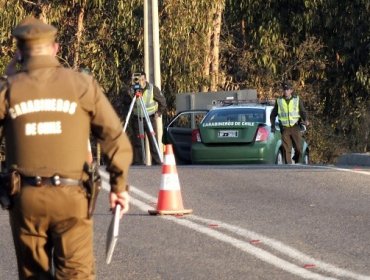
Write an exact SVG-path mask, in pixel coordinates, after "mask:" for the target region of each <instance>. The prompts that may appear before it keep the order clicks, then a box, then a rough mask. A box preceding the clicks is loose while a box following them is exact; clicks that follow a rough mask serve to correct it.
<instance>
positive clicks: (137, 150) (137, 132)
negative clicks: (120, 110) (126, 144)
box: [131, 115, 161, 165]
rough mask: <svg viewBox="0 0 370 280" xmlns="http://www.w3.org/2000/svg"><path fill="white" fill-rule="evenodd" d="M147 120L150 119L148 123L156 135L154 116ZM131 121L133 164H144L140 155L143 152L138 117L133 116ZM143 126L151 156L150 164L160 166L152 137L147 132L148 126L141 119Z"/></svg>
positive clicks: (148, 131)
mask: <svg viewBox="0 0 370 280" xmlns="http://www.w3.org/2000/svg"><path fill="white" fill-rule="evenodd" d="M149 119H150V123H151V124H152V126H153V131H154V132H155V133H156V132H157V124H156V120H155V116H154V115H150V116H149ZM131 121H132V128H133V132H134V160H133V164H144V162H143V154H142V152H143V150H142V147H141V139H142V137H143V135H140V130H139V122H138V117H136V116H134V117H133V118H132V120H131ZM143 124H144V131H145V134H146V135H147V138H148V140H149V148H150V154H151V156H152V164H153V165H155V164H161V159H160V157H159V155H158V152H157V149H156V146H155V143H154V141H153V137H152V135H151V133H150V130H149V127H148V125H147V123H146V121H145V118H144V119H143ZM144 148H145V147H144Z"/></svg>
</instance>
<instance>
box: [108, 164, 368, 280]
mask: <svg viewBox="0 0 370 280" xmlns="http://www.w3.org/2000/svg"><path fill="white" fill-rule="evenodd" d="M334 169H336V168H334ZM339 170H340V169H339ZM101 175H102V177H103V188H104V189H105V190H108V191H109V190H110V186H109V183H108V182H109V180H108V174H107V173H106V172H105V171H102V172H101ZM130 190H131V192H132V193H134V194H135V195H137V196H139V197H141V198H143V199H145V200H147V201H149V202H150V203H155V202H156V201H157V199H156V198H155V197H153V196H151V195H150V194H147V193H145V192H143V191H141V190H139V189H138V188H136V187H134V186H131V188H130ZM131 203H132V204H133V205H135V206H136V207H138V208H139V209H140V210H142V211H144V212H147V211H148V209H152V208H153V207H152V206H150V205H148V204H147V203H144V202H142V201H140V200H138V199H135V198H133V197H132V198H131ZM161 218H163V219H167V220H171V221H173V222H175V223H177V224H180V225H182V226H186V227H188V228H191V229H193V230H195V231H197V232H200V233H203V234H205V235H207V236H209V237H212V238H214V239H217V240H220V241H222V242H225V243H228V244H230V245H232V246H234V247H236V248H238V249H239V250H242V251H244V252H246V253H248V254H250V255H253V256H255V257H256V258H258V259H260V260H262V261H264V262H266V263H269V264H271V265H274V266H275V267H278V268H279V269H282V270H284V271H287V272H289V273H292V274H294V275H297V276H299V277H301V278H304V279H336V278H330V277H328V276H323V275H320V274H318V273H314V272H311V271H308V270H307V269H305V268H303V267H302V266H298V265H295V264H293V263H291V262H288V261H286V260H283V259H281V258H279V257H277V256H275V255H273V254H271V253H270V252H268V251H265V250H263V249H260V248H258V247H255V246H253V245H251V244H250V243H249V242H247V241H243V240H239V239H236V238H234V237H231V236H228V235H227V234H225V233H221V232H219V231H216V230H215V229H210V228H209V227H208V226H204V225H200V224H198V223H195V222H192V221H196V222H199V223H203V224H206V225H210V224H217V225H218V227H219V228H222V229H225V230H228V231H229V232H232V233H233V234H236V235H239V236H241V237H243V238H248V239H251V240H260V241H261V242H263V244H264V245H266V246H268V247H270V248H272V249H274V250H276V251H278V252H280V253H281V254H284V255H286V256H288V257H290V258H291V259H294V260H295V261H296V262H297V263H300V264H307V263H310V264H314V265H315V268H316V269H318V270H320V271H324V272H327V273H331V274H334V275H335V276H338V277H346V279H348V278H350V279H355V280H370V276H366V275H361V274H358V273H355V272H352V271H349V270H345V269H342V268H339V267H336V266H334V265H332V264H329V263H325V262H322V261H320V260H316V259H314V258H313V257H310V256H308V255H306V254H304V253H302V252H300V251H298V250H297V249H295V248H292V247H290V246H288V245H285V244H283V243H282V242H280V241H278V240H274V239H272V238H269V237H266V236H264V235H261V234H258V233H256V232H253V231H250V230H246V229H243V228H240V227H237V226H233V225H231V224H227V223H224V222H222V221H217V220H211V219H207V218H202V217H199V216H196V215H189V216H186V219H185V218H184V219H178V218H176V217H173V216H161ZM191 220H192V221H191Z"/></svg>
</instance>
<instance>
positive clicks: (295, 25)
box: [0, 0, 370, 163]
mask: <svg viewBox="0 0 370 280" xmlns="http://www.w3.org/2000/svg"><path fill="white" fill-rule="evenodd" d="M159 13H160V43H161V73H162V84H161V87H162V90H163V92H164V94H165V96H166V98H167V102H168V104H169V106H170V110H169V112H168V114H169V115H171V113H172V112H173V111H174V106H175V104H174V100H175V96H176V94H179V93H183V92H207V91H221V90H234V89H244V88H256V89H257V92H258V95H259V98H261V99H266V98H267V99H270V98H276V97H277V96H279V95H280V94H281V89H280V84H281V81H282V80H285V79H289V80H292V81H293V83H294V86H295V89H296V93H298V94H299V95H300V97H301V98H302V99H303V100H304V103H305V106H306V108H307V110H308V112H309V117H310V122H311V126H310V127H309V129H308V133H307V135H306V138H307V141H308V142H309V143H310V147H311V160H312V161H313V162H314V163H332V162H333V161H334V160H335V158H336V157H337V156H338V155H340V154H342V153H344V152H369V151H370V137H369V134H370V99H369V92H370V67H369V66H370V28H369V27H370V24H369V17H370V1H368V0H351V1H338V0H187V1H175V0H159ZM31 14H32V15H35V16H37V17H39V18H42V19H44V20H45V21H46V22H48V23H51V24H53V25H55V26H57V27H58V29H59V33H58V41H59V43H60V44H61V51H60V53H59V58H60V60H61V62H62V63H63V64H64V65H65V66H69V67H72V68H75V69H80V68H87V69H89V70H90V71H91V72H92V74H93V75H94V76H95V77H96V78H97V79H98V80H99V82H100V83H101V84H102V86H103V88H104V89H105V91H106V93H107V95H108V96H109V98H110V100H111V101H112V102H113V104H114V106H115V108H116V109H117V111H118V112H119V113H120V115H121V117H122V119H124V118H125V116H124V113H123V112H124V111H123V108H122V107H123V105H122V96H123V94H125V93H126V90H125V88H126V89H127V86H128V85H129V83H130V77H131V74H132V73H133V72H137V71H140V70H141V69H142V68H143V58H144V57H143V56H144V50H143V46H144V44H143V43H144V42H143V38H144V36H143V31H144V30H143V25H144V20H143V1H139V0H129V1H127V0H89V1H87V0H63V1H62V0H55V1H47V0H45V1H38V0H12V1H7V0H0V72H3V71H4V69H5V66H6V65H7V63H8V62H9V60H10V58H11V57H12V56H13V54H14V51H15V44H14V41H13V40H12V38H11V35H10V32H11V30H12V28H13V27H14V26H15V25H16V24H17V23H18V22H19V21H20V20H21V19H23V18H24V17H25V16H26V15H31Z"/></svg>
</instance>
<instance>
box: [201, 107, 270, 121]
mask: <svg viewBox="0 0 370 280" xmlns="http://www.w3.org/2000/svg"><path fill="white" fill-rule="evenodd" d="M265 121H266V120H265V110H264V109H263V108H261V109H259V108H230V109H222V110H214V111H211V112H210V113H209V114H208V115H207V116H206V118H205V119H204V123H207V122H261V123H263V122H265Z"/></svg>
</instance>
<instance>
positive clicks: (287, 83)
mask: <svg viewBox="0 0 370 280" xmlns="http://www.w3.org/2000/svg"><path fill="white" fill-rule="evenodd" d="M282 86H283V89H284V90H285V89H292V88H293V85H292V83H291V82H283V83H282Z"/></svg>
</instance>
